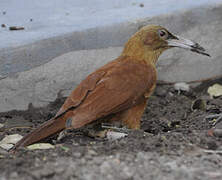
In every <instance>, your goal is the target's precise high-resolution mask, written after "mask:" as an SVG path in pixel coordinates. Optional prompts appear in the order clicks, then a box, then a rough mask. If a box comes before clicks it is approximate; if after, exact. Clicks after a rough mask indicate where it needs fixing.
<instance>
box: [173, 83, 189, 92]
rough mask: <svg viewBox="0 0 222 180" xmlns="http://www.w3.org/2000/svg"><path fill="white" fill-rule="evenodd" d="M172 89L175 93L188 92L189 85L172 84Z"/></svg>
mask: <svg viewBox="0 0 222 180" xmlns="http://www.w3.org/2000/svg"><path fill="white" fill-rule="evenodd" d="M174 89H175V90H177V91H186V92H188V91H189V90H190V86H189V84H187V83H185V82H180V83H175V84H174Z"/></svg>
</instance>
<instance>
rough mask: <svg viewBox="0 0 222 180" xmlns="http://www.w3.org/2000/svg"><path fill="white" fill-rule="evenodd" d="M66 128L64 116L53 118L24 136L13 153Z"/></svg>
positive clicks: (15, 146)
mask: <svg viewBox="0 0 222 180" xmlns="http://www.w3.org/2000/svg"><path fill="white" fill-rule="evenodd" d="M65 128H66V118H64V116H61V117H57V118H52V119H50V120H48V121H47V122H45V123H43V124H42V125H40V126H39V127H38V128H36V129H35V130H34V131H32V132H30V133H29V134H27V135H26V136H24V137H23V138H22V139H21V140H20V141H18V142H17V143H16V144H15V145H14V147H13V148H12V149H10V151H11V152H15V151H16V150H17V149H18V148H20V147H25V146H28V145H30V144H33V143H36V142H39V141H41V140H43V139H45V138H47V137H49V136H52V135H54V134H56V133H59V132H61V131H62V130H64V129H65Z"/></svg>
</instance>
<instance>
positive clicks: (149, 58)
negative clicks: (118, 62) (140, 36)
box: [122, 40, 162, 65]
mask: <svg viewBox="0 0 222 180" xmlns="http://www.w3.org/2000/svg"><path fill="white" fill-rule="evenodd" d="M140 42H141V41H140ZM161 53H162V52H161V51H160V50H153V49H152V48H150V47H148V46H145V45H144V44H142V43H139V42H137V41H136V40H133V41H132V40H131V41H130V40H129V41H128V42H127V43H126V45H125V47H124V49H123V52H122V56H128V57H132V59H134V60H136V61H145V62H146V63H147V64H154V65H155V64H156V62H157V60H158V58H159V56H160V54H161Z"/></svg>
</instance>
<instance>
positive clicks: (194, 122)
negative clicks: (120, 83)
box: [0, 79, 222, 180]
mask: <svg viewBox="0 0 222 180" xmlns="http://www.w3.org/2000/svg"><path fill="white" fill-rule="evenodd" d="M219 81H220V82H222V79H221V80H219ZM213 83H215V82H208V83H204V84H201V85H200V86H198V87H196V88H195V89H192V90H191V91H190V92H181V93H180V94H179V93H178V92H177V91H175V90H174V89H173V87H172V86H158V87H157V88H156V91H155V93H154V94H153V96H152V97H150V100H149V103H148V106H147V109H146V112H145V113H144V116H143V119H142V129H141V130H137V131H130V132H129V133H128V136H127V137H125V138H122V139H119V140H116V141H108V140H107V139H93V138H90V137H87V136H85V135H84V134H83V133H81V132H80V131H71V130H70V131H69V132H68V135H66V136H65V137H64V138H63V139H62V140H61V141H60V142H56V145H55V148H54V149H49V150H34V151H30V150H27V149H21V150H20V151H19V152H18V153H16V154H8V153H7V152H6V151H4V150H2V149H0V180H6V179H7V180H8V179H34V180H35V179H82V180H88V179H97V180H100V179H101V180H103V179H108V180H117V179H118V180H119V179H121V180H122V179H124V180H134V179H135V180H137V179H138V180H139V179H155V180H164V179H167V180H178V179H180V180H191V179H195V180H198V179H200V180H209V179H213V180H221V179H222V141H221V140H222V139H221V137H212V136H209V135H208V134H207V130H209V129H210V128H211V127H212V126H213V125H212V121H210V120H208V119H206V118H205V117H206V116H207V115H211V114H219V113H222V97H219V98H215V99H210V97H209V95H208V94H207V93H206V89H207V87H209V85H211V84H213ZM196 99H202V100H204V101H205V102H206V107H202V106H196V107H195V108H196V109H195V110H193V111H192V110H191V105H192V102H193V101H194V100H196ZM63 102H64V98H58V99H57V100H56V101H55V102H52V103H51V104H50V105H49V106H47V107H45V108H34V107H32V105H30V106H29V109H28V110H27V111H10V112H5V113H1V114H0V123H2V124H4V125H5V126H4V128H2V129H0V139H2V138H3V137H4V136H5V135H7V134H14V133H18V134H21V135H24V134H26V133H27V132H29V131H30V129H31V128H33V127H36V126H37V125H38V124H40V123H42V122H43V121H46V120H47V119H49V118H50V117H52V116H53V115H54V114H55V113H56V111H57V110H58V108H59V107H60V106H61V104H62V103H63ZM220 125H221V124H220V123H219V124H218V125H216V128H217V127H218V128H219V126H220ZM21 126H23V128H21ZM19 127H20V128H19ZM30 127H31V128H30ZM53 139H55V138H51V139H49V140H48V142H50V143H53V142H54V141H53Z"/></svg>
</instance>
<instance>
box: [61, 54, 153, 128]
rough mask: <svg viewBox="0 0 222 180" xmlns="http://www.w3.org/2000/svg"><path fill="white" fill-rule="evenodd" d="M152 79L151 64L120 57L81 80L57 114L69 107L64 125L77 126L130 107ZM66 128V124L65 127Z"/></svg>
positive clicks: (150, 86) (137, 100)
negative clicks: (66, 121) (67, 119)
mask: <svg viewBox="0 0 222 180" xmlns="http://www.w3.org/2000/svg"><path fill="white" fill-rule="evenodd" d="M155 83H156V71H155V68H154V67H153V66H152V65H147V64H146V63H145V62H143V61H134V60H132V59H129V58H127V57H120V58H118V59H116V60H114V61H112V62H110V63H108V64H107V65H105V66H103V67H101V68H100V69H98V70H97V71H95V72H94V73H92V74H90V75H89V76H88V77H87V78H86V79H85V80H83V81H82V82H81V83H80V84H79V86H78V87H77V88H76V89H75V90H74V91H73V92H72V93H71V95H70V96H69V97H68V98H67V100H66V101H65V103H64V105H63V106H62V107H61V109H60V110H59V112H58V113H57V116H60V114H63V113H64V112H67V111H69V113H67V114H69V115H67V118H68V117H69V121H70V116H71V123H67V124H69V125H68V126H71V127H72V128H80V127H82V126H84V125H86V124H88V123H91V122H93V121H95V120H97V119H100V118H103V117H105V116H107V115H110V114H114V113H117V112H120V111H123V110H126V109H128V108H131V107H133V106H135V105H137V104H139V103H140V102H141V101H143V100H144V94H145V93H146V92H149V90H150V89H152V88H153V86H154V85H155ZM67 128H70V127H67Z"/></svg>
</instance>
